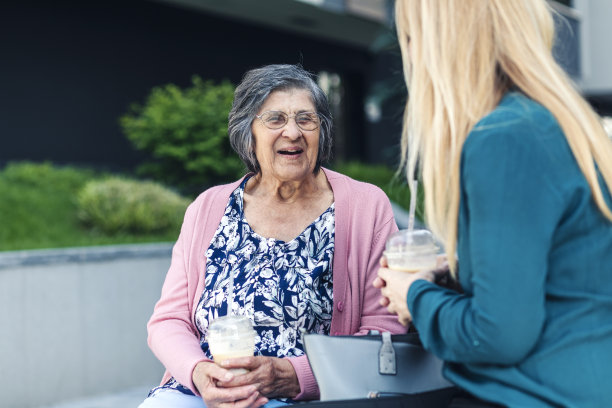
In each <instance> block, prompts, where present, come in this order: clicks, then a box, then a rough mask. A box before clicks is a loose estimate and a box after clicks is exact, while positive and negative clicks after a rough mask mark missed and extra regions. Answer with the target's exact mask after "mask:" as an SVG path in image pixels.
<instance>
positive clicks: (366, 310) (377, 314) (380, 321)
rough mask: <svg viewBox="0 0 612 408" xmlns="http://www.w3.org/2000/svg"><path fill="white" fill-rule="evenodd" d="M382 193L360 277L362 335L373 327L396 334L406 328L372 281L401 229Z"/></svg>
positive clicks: (360, 330) (360, 332)
mask: <svg viewBox="0 0 612 408" xmlns="http://www.w3.org/2000/svg"><path fill="white" fill-rule="evenodd" d="M381 194H383V197H381V205H380V207H379V208H380V209H379V210H378V211H379V212H380V214H381V216H380V222H378V223H377V225H376V226H375V229H374V231H373V232H372V236H371V238H370V243H371V246H370V248H369V254H368V256H367V259H366V260H365V261H364V271H365V274H364V276H363V278H360V282H363V284H362V287H361V288H360V290H361V291H362V292H363V306H362V311H361V319H360V326H359V330H358V331H357V332H356V333H354V334H359V335H364V334H367V333H368V332H369V331H370V330H378V331H380V332H385V331H388V332H391V333H394V334H395V333H405V332H406V328H405V327H404V326H402V324H401V323H400V322H399V320H398V319H397V316H396V315H393V314H390V313H389V311H388V310H387V308H386V307H383V306H382V305H381V304H380V299H381V294H380V289H377V288H375V287H374V285H373V282H374V279H375V278H376V276H378V269H379V268H380V258H381V257H382V254H383V251H384V249H385V244H386V241H387V238H388V237H389V235H391V234H392V233H394V232H396V231H397V230H398V228H397V224H396V223H395V219H394V217H393V211H392V210H391V203H390V202H389V199H388V198H387V197H386V195H384V193H382V192H381ZM364 216H365V215H364Z"/></svg>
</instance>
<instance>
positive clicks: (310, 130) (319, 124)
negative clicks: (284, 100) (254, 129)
mask: <svg viewBox="0 0 612 408" xmlns="http://www.w3.org/2000/svg"><path fill="white" fill-rule="evenodd" d="M272 112H275V113H281V114H282V115H284V116H286V117H287V122H285V124H284V125H282V126H279V127H277V128H271V127H269V126H268V125H267V124H266V121H264V120H263V119H262V116H263V115H265V114H266V113H272ZM307 114H314V115H315V116H316V118H317V121H318V122H317V126H316V127H315V128H313V129H304V128H303V127H301V126H300V124H299V123H298V122H297V120H295V117H296V116H299V115H307ZM255 117H256V118H257V119H259V120H261V123H263V125H264V126H265V127H266V128H268V129H271V130H278V129H282V128H284V127H285V126H287V124H289V119H291V118H293V120H294V122H295V124H296V125H297V127H299V128H300V129H302V130H304V131H306V132H312V131H313V130H317V129H318V128H319V127H321V117H320V116H319V114H318V113H317V112H312V111H310V112H298V113H296V114H294V115H288V114H286V113H285V112H283V111H276V110H269V111H265V112H262V113H261V114H260V115H255Z"/></svg>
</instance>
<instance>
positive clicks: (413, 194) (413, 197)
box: [408, 180, 419, 231]
mask: <svg viewBox="0 0 612 408" xmlns="http://www.w3.org/2000/svg"><path fill="white" fill-rule="evenodd" d="M418 186H419V181H418V180H410V181H409V182H408V188H409V189H410V209H409V210H408V230H409V231H412V230H413V229H414V213H415V210H416V202H417V188H418Z"/></svg>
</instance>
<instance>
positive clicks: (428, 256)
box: [383, 229, 439, 273]
mask: <svg viewBox="0 0 612 408" xmlns="http://www.w3.org/2000/svg"><path fill="white" fill-rule="evenodd" d="M438 252H439V248H438V246H437V245H436V243H435V240H434V238H433V235H432V234H431V232H429V231H428V230H425V229H414V230H400V231H397V232H396V233H394V234H391V236H390V237H389V238H388V239H387V244H386V246H385V251H384V252H383V255H385V257H386V258H387V263H388V265H389V268H391V269H395V270H399V271H406V272H411V273H414V272H417V271H420V270H424V269H434V268H435V267H436V261H437V257H438Z"/></svg>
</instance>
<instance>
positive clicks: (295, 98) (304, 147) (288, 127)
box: [251, 89, 321, 181]
mask: <svg viewBox="0 0 612 408" xmlns="http://www.w3.org/2000/svg"><path fill="white" fill-rule="evenodd" d="M270 111H276V112H284V113H285V114H287V115H288V116H289V120H288V121H287V123H286V124H285V125H284V126H282V127H280V128H278V129H270V128H268V127H266V126H265V125H264V123H263V121H262V120H260V119H258V118H255V120H254V121H253V124H252V125H251V130H252V132H253V136H254V138H255V156H256V157H257V161H258V162H259V166H260V168H261V173H262V177H274V178H276V179H277V180H279V181H300V180H304V179H305V178H307V177H311V176H313V171H314V168H315V165H316V162H317V155H318V153H319V135H320V130H321V128H320V125H318V126H317V127H316V129H314V130H304V129H303V128H300V127H299V126H298V125H297V122H296V119H297V121H298V122H300V124H301V125H302V127H306V128H309V127H310V126H308V124H307V123H306V121H304V120H303V117H302V116H298V117H296V116H294V115H299V114H303V113H306V112H315V111H316V110H315V106H314V104H313V102H312V99H311V96H310V92H308V91H307V90H304V89H287V90H279V91H274V92H272V93H270V95H269V96H268V98H267V99H266V101H265V102H264V103H263V105H262V106H261V108H260V109H259V112H257V114H258V115H262V114H265V113H266V112H270ZM272 119H274V118H272ZM269 123H272V122H269ZM273 125H274V127H276V126H277V124H276V123H273Z"/></svg>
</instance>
